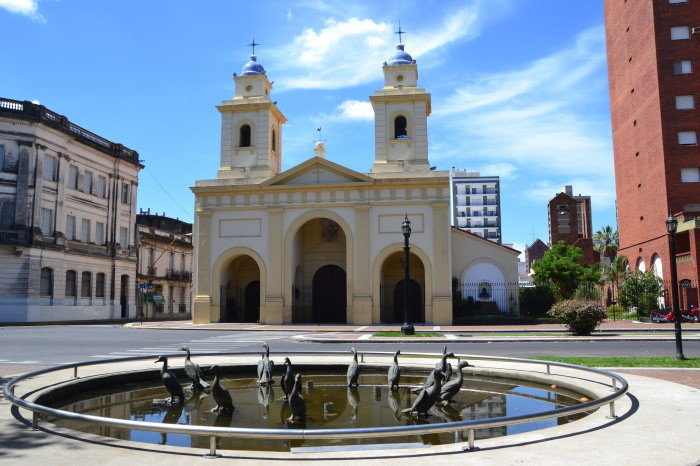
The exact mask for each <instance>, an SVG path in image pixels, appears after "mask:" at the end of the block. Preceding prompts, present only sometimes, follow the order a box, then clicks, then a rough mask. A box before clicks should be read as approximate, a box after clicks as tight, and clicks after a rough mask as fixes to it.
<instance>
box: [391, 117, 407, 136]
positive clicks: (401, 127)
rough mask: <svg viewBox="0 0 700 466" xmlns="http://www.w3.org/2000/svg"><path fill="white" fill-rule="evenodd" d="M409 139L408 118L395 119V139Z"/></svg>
mask: <svg viewBox="0 0 700 466" xmlns="http://www.w3.org/2000/svg"><path fill="white" fill-rule="evenodd" d="M406 138H408V122H407V121H406V117H405V116H403V115H399V116H397V117H396V118H395V119H394V139H406Z"/></svg>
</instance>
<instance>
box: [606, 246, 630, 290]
mask: <svg viewBox="0 0 700 466" xmlns="http://www.w3.org/2000/svg"><path fill="white" fill-rule="evenodd" d="M602 272H603V280H605V281H606V282H608V283H609V284H610V289H611V290H612V300H613V301H615V296H616V295H619V289H620V281H621V280H622V279H624V278H625V276H627V274H628V273H629V261H628V260H627V257H626V256H617V257H616V258H615V259H613V261H612V262H611V263H610V265H606V266H603V270H602Z"/></svg>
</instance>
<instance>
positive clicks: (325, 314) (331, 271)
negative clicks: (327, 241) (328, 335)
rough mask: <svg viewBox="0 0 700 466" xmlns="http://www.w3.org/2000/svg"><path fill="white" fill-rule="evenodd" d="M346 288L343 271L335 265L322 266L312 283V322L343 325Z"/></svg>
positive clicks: (345, 319)
mask: <svg viewBox="0 0 700 466" xmlns="http://www.w3.org/2000/svg"><path fill="white" fill-rule="evenodd" d="M346 287H347V280H346V276H345V270H343V269H341V268H340V267H338V266H337V265H324V266H323V267H321V268H320V269H318V270H317V271H316V273H315V274H314V278H313V282H312V289H313V291H312V309H313V320H314V322H324V323H345V322H346V321H347V316H346V308H347V296H346Z"/></svg>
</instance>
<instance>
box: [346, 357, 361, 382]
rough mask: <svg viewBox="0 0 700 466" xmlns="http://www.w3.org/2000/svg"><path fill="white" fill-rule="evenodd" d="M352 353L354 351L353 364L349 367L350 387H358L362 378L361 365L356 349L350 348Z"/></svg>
mask: <svg viewBox="0 0 700 466" xmlns="http://www.w3.org/2000/svg"><path fill="white" fill-rule="evenodd" d="M350 351H352V362H351V363H350V365H349V366H348V387H352V386H353V385H354V386H356V387H357V380H358V379H359V378H360V365H359V364H358V363H357V351H356V350H355V348H350Z"/></svg>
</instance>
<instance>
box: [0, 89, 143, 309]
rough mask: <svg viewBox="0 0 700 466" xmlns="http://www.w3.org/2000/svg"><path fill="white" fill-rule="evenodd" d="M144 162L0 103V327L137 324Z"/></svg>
mask: <svg viewBox="0 0 700 466" xmlns="http://www.w3.org/2000/svg"><path fill="white" fill-rule="evenodd" d="M142 167H143V166H142V165H141V164H140V162H139V158H138V153H137V152H136V151H133V150H131V149H128V148H126V147H124V146H122V145H121V144H116V143H113V142H111V141H108V140H107V139H105V138H103V137H101V136H98V135H97V134H94V133H92V132H90V131H88V130H86V129H85V128H81V127H80V126H77V125H75V124H74V123H71V122H70V121H69V120H68V119H67V118H66V117H65V116H63V115H59V114H57V113H55V112H53V111H51V110H49V109H47V108H45V107H43V106H41V105H38V104H33V103H31V102H27V101H15V100H10V99H0V263H2V264H3V267H2V268H0V322H50V321H73V320H104V319H122V318H129V317H133V316H134V315H135V306H134V297H135V283H136V282H135V280H136V249H135V241H134V238H135V229H134V226H135V220H136V212H135V209H136V191H137V185H138V173H139V170H140V169H141V168H142Z"/></svg>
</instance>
